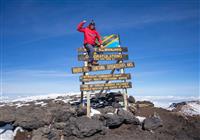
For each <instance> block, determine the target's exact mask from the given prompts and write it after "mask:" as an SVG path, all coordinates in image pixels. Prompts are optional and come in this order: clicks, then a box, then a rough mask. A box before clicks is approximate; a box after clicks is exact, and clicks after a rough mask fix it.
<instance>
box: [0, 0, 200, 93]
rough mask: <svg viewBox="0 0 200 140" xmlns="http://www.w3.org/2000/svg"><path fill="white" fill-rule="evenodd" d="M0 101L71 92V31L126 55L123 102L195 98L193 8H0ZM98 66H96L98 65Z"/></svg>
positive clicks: (123, 2)
mask: <svg viewBox="0 0 200 140" xmlns="http://www.w3.org/2000/svg"><path fill="white" fill-rule="evenodd" d="M0 9H1V13H0V18H1V20H0V27H1V93H2V94H3V96H11V95H38V94H49V93H70V92H79V85H80V82H79V76H80V74H72V73H71V68H72V67H76V66H82V65H83V63H82V62H80V61H78V60H77V48H79V47H81V46H82V44H83V34H81V33H79V32H77V30H76V27H77V24H78V23H79V22H80V21H82V20H84V19H85V20H87V23H86V24H88V23H89V22H90V21H91V20H92V19H94V20H95V22H96V28H97V30H98V31H99V33H100V34H101V36H104V35H109V34H119V35H120V39H121V46H124V47H128V50H129V51H128V55H129V61H133V62H134V63H135V68H133V69H127V70H126V72H127V73H131V75H132V79H131V82H132V83H133V88H132V89H129V90H128V93H129V94H131V95H138V96H199V86H200V85H199V45H200V42H199V39H200V37H199V31H200V30H199V25H200V22H199V16H200V11H199V10H200V9H199V1H198V0H174V1H171V0H168V1H167V0H162V1H156V0H152V1H147V0H140V1H139V0H132V1H131V0H102V1H95V0H80V1H79V0H67V1H66V0H65V1H62V0H54V1H52V0H1V8H0ZM100 63H101V62H100Z"/></svg>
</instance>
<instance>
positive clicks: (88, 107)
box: [82, 53, 90, 118]
mask: <svg viewBox="0 0 200 140" xmlns="http://www.w3.org/2000/svg"><path fill="white" fill-rule="evenodd" d="M85 54H86V53H85ZM84 66H86V67H87V66H88V62H87V61H84ZM84 75H88V72H85V73H84ZM83 84H85V82H83ZM83 93H84V91H83ZM86 94H87V117H89V118H90V91H87V92H86ZM82 100H83V99H82Z"/></svg>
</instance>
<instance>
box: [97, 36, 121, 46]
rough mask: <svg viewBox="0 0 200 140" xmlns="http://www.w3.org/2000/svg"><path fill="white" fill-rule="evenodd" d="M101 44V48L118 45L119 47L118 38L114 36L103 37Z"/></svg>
mask: <svg viewBox="0 0 200 140" xmlns="http://www.w3.org/2000/svg"><path fill="white" fill-rule="evenodd" d="M102 43H103V46H104V47H106V48H116V47H119V45H120V41H119V36H118V35H116V34H112V35H108V36H104V37H102ZM97 44H99V43H98V42H97Z"/></svg>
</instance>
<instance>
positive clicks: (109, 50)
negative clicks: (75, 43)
mask: <svg viewBox="0 0 200 140" xmlns="http://www.w3.org/2000/svg"><path fill="white" fill-rule="evenodd" d="M94 50H95V52H127V51H128V48H127V47H116V48H103V49H101V48H94ZM78 52H86V49H85V48H78Z"/></svg>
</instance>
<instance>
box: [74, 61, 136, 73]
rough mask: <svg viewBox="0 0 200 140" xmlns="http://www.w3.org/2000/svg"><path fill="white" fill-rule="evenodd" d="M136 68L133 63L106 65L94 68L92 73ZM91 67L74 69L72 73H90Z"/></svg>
mask: <svg viewBox="0 0 200 140" xmlns="http://www.w3.org/2000/svg"><path fill="white" fill-rule="evenodd" d="M132 67H134V63H133V62H127V63H118V64H105V65H99V66H92V67H91V71H101V70H112V69H121V68H132ZM89 71H90V69H89V67H74V68H72V73H82V72H89Z"/></svg>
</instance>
